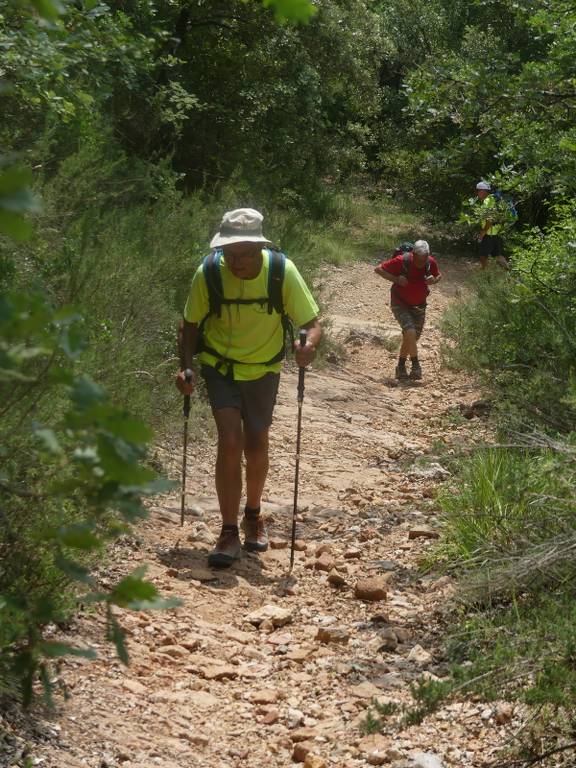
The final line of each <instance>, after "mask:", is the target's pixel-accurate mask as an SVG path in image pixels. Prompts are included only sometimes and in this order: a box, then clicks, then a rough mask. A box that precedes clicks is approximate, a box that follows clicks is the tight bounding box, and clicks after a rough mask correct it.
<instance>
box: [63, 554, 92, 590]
mask: <svg viewBox="0 0 576 768" xmlns="http://www.w3.org/2000/svg"><path fill="white" fill-rule="evenodd" d="M54 565H55V566H56V567H57V568H59V569H60V570H61V571H62V572H63V573H65V574H66V575H67V576H69V577H70V578H71V579H73V580H74V581H79V582H81V583H83V584H92V576H91V575H90V571H89V569H88V568H85V567H84V566H83V565H80V563H77V562H75V561H74V560H70V559H69V558H67V557H66V556H65V555H63V554H62V553H61V552H59V553H58V554H57V555H56V557H55V558H54Z"/></svg>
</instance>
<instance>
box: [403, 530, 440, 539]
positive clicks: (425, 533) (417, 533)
mask: <svg viewBox="0 0 576 768" xmlns="http://www.w3.org/2000/svg"><path fill="white" fill-rule="evenodd" d="M408 538H409V539H439V538H440V534H439V533H438V531H433V530H431V529H430V528H411V529H410V530H409V531H408Z"/></svg>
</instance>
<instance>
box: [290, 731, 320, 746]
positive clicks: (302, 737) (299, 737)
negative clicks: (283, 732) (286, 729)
mask: <svg viewBox="0 0 576 768" xmlns="http://www.w3.org/2000/svg"><path fill="white" fill-rule="evenodd" d="M315 736H316V731H315V730H314V729H313V728H296V729H295V730H294V731H292V732H291V733H290V738H291V739H292V741H293V742H294V744H296V743H298V742H299V741H310V740H312V739H313V738H314V737H315Z"/></svg>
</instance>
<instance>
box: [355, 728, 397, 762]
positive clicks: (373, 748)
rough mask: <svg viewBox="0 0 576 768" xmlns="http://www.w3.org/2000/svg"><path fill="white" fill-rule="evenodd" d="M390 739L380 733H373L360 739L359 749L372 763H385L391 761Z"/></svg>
mask: <svg viewBox="0 0 576 768" xmlns="http://www.w3.org/2000/svg"><path fill="white" fill-rule="evenodd" d="M389 748H390V741H389V740H388V739H386V738H385V737H384V736H382V735H381V734H379V733H373V734H371V735H370V736H365V737H364V738H363V739H361V740H360V743H359V744H358V749H359V750H360V752H361V753H362V755H363V756H364V758H365V759H366V761H367V762H368V763H370V765H384V764H385V763H387V762H389V758H388V754H387V752H388V749H389Z"/></svg>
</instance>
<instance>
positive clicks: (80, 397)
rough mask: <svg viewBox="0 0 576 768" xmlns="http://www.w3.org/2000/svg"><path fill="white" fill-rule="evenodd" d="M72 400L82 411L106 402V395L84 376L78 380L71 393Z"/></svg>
mask: <svg viewBox="0 0 576 768" xmlns="http://www.w3.org/2000/svg"><path fill="white" fill-rule="evenodd" d="M70 399H71V400H72V402H73V403H74V404H75V405H76V406H78V408H80V409H85V408H89V407H90V406H92V405H95V404H97V403H102V402H104V401H105V400H106V393H105V392H104V390H103V389H102V387H99V386H98V384H95V383H94V382H93V381H92V379H89V378H88V377H87V376H82V377H81V378H79V379H77V380H76V382H75V383H74V386H73V387H72V389H71V392H70Z"/></svg>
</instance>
